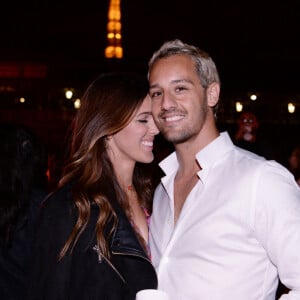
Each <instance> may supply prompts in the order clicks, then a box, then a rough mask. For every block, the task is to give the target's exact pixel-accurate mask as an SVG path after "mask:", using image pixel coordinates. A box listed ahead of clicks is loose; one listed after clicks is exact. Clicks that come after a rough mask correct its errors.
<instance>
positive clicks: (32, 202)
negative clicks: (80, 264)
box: [0, 123, 47, 300]
mask: <svg viewBox="0 0 300 300" xmlns="http://www.w3.org/2000/svg"><path fill="white" fill-rule="evenodd" d="M46 170H47V152H46V149H45V146H44V145H43V144H42V143H41V141H40V140H39V139H38V138H37V136H36V135H35V134H34V133H33V132H32V131H31V130H30V129H28V128H26V127H24V126H21V125H14V124H8V123H5V124H4V123H2V124H0V299H3V300H17V299H20V300H21V299H22V300H23V299H25V294H26V293H25V291H26V287H27V278H28V273H29V269H30V268H31V265H30V263H29V261H30V256H31V252H32V244H33V240H34V235H35V231H36V223H37V219H38V216H39V209H40V205H41V202H42V200H43V199H44V197H45V196H46V194H47V176H46Z"/></svg>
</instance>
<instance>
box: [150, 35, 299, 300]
mask: <svg viewBox="0 0 300 300" xmlns="http://www.w3.org/2000/svg"><path fill="white" fill-rule="evenodd" d="M148 76H149V83H150V96H151V98H152V112H153V117H154V120H155V122H156V124H157V126H158V128H159V129H160V131H161V133H162V134H163V135H164V137H165V138H166V139H167V140H168V141H169V142H172V143H173V144H174V147H175V152H174V153H172V154H170V155H169V156H168V157H167V158H165V159H164V160H163V161H162V162H161V163H160V166H161V168H162V169H163V171H164V172H165V174H166V176H165V177H163V178H162V179H161V184H160V185H159V186H158V187H157V190H156V192H155V197H154V204H153V214H152V217H151V223H150V247H151V254H152V259H153V264H154V266H155V268H156V270H157V274H158V279H159V289H161V290H164V291H166V292H167V293H168V294H169V295H170V299H172V300H271V299H275V294H276V289H277V286H278V279H279V278H280V279H281V281H282V282H283V283H284V284H285V285H286V286H287V287H288V288H289V289H290V290H291V291H290V292H289V294H287V295H285V296H284V297H282V299H289V300H291V299H293V300H296V299H298V300H299V299H300V189H299V187H298V186H297V184H296V182H295V180H294V178H293V176H292V175H291V173H290V172H289V171H288V170H287V169H285V168H284V167H283V166H281V165H279V164H278V163H276V162H274V161H267V160H265V159H264V158H263V157H260V156H257V155H256V154H254V153H251V152H248V151H246V150H242V149H241V148H238V147H236V146H234V144H233V143H232V141H231V139H230V137H229V135H228V133H227V132H222V133H220V132H219V131H218V129H217V125H216V120H215V111H216V107H217V104H218V100H219V93H220V80H219V75H218V72H217V69H216V66H215V64H214V62H213V60H212V59H211V58H210V57H209V56H208V54H206V53H205V52H203V51H201V50H200V49H197V48H196V47H194V46H191V45H187V44H184V43H182V42H181V41H179V40H175V41H169V42H166V43H165V44H164V45H162V47H161V48H160V49H159V50H158V51H157V52H155V53H154V55H153V57H152V58H151V60H150V62H149V74H148Z"/></svg>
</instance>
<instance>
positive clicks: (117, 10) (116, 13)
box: [105, 0, 123, 59]
mask: <svg viewBox="0 0 300 300" xmlns="http://www.w3.org/2000/svg"><path fill="white" fill-rule="evenodd" d="M121 28H122V25H121V0H110V2H109V7H108V21H107V37H106V38H107V47H106V48H105V57H106V58H118V59H120V58H122V57H123V48H122V34H121Z"/></svg>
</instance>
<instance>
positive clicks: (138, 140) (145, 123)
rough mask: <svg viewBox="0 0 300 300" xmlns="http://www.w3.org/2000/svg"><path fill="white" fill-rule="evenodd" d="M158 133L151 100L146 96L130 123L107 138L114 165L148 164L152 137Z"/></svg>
mask: <svg viewBox="0 0 300 300" xmlns="http://www.w3.org/2000/svg"><path fill="white" fill-rule="evenodd" d="M158 133H159V131H158V129H157V127H156V125H155V123H154V121H153V118H152V114H151V99H150V97H149V96H147V97H146V98H145V99H144V102H143V103H142V105H141V107H140V108H139V109H138V111H137V112H136V114H135V115H134V116H133V118H132V120H131V121H130V123H129V124H128V125H127V126H126V127H125V128H123V129H122V130H121V131H119V132H118V133H116V134H114V135H111V136H109V139H108V143H107V144H108V149H109V155H110V158H111V161H112V162H113V163H116V165H118V164H121V163H126V162H133V163H135V162H141V163H150V162H151V161H152V160H153V158H154V156H153V152H152V150H153V141H154V136H155V135H157V134H158Z"/></svg>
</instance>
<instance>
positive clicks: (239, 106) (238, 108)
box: [235, 101, 243, 112]
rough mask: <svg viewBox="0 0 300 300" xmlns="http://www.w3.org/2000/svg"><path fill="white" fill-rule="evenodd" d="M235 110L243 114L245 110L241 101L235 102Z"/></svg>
mask: <svg viewBox="0 0 300 300" xmlns="http://www.w3.org/2000/svg"><path fill="white" fill-rule="evenodd" d="M235 110H236V111H237V112H241V111H242V110H243V104H242V103H241V102H239V101H237V102H235Z"/></svg>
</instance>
